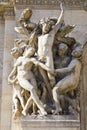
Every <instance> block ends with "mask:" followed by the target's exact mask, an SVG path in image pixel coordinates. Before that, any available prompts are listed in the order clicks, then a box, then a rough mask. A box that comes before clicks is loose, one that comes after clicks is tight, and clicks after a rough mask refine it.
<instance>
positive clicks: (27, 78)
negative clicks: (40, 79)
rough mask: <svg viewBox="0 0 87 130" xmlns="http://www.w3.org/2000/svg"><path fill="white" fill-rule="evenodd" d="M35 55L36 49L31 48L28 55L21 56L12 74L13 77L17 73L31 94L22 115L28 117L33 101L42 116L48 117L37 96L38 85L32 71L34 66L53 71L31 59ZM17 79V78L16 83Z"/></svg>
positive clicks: (23, 85) (19, 81)
mask: <svg viewBox="0 0 87 130" xmlns="http://www.w3.org/2000/svg"><path fill="white" fill-rule="evenodd" d="M15 53H16V54H17V53H18V52H17V51H16V52H15ZM34 54H35V49H34V48H32V47H30V48H29V49H28V50H27V51H26V53H24V55H23V56H20V57H19V58H18V59H17V61H16V63H15V65H14V69H13V71H12V73H13V75H14V73H17V79H18V83H19V84H20V86H21V87H22V88H24V89H25V90H27V91H29V92H30V98H29V99H28V100H27V103H26V105H25V108H24V109H23V111H22V114H24V115H26V111H27V109H28V106H29V103H30V101H31V100H33V101H34V102H35V103H36V105H37V107H38V108H39V109H40V112H41V114H42V115H47V112H46V111H45V109H44V106H43V104H42V103H41V101H40V100H39V97H38V95H37V83H36V80H35V77H34V74H33V73H32V71H31V69H32V68H33V65H40V66H41V67H42V68H43V69H45V70H47V71H49V72H50V71H51V70H50V69H49V68H48V67H46V66H45V65H44V64H42V63H40V62H39V61H37V60H36V59H35V58H31V57H32V56H34ZM17 79H16V78H15V81H16V80H17Z"/></svg>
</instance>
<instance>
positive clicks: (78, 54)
mask: <svg viewBox="0 0 87 130" xmlns="http://www.w3.org/2000/svg"><path fill="white" fill-rule="evenodd" d="M82 53H83V48H82V47H81V46H77V47H75V48H74V50H73V51H72V56H73V57H75V58H81V56H82Z"/></svg>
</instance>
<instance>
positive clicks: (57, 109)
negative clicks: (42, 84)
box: [53, 86, 62, 114]
mask: <svg viewBox="0 0 87 130" xmlns="http://www.w3.org/2000/svg"><path fill="white" fill-rule="evenodd" d="M53 99H54V105H55V112H54V114H58V113H59V112H61V111H62V109H61V106H60V101H59V95H58V86H55V87H54V88H53Z"/></svg>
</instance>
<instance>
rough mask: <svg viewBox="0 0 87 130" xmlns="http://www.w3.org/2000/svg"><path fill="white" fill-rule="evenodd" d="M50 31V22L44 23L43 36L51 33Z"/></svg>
mask: <svg viewBox="0 0 87 130" xmlns="http://www.w3.org/2000/svg"><path fill="white" fill-rule="evenodd" d="M50 29H51V25H50V23H49V22H44V23H43V24H42V32H43V34H47V33H49V31H50Z"/></svg>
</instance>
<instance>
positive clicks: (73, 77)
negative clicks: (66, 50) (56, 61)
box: [53, 47, 82, 114]
mask: <svg viewBox="0 0 87 130" xmlns="http://www.w3.org/2000/svg"><path fill="white" fill-rule="evenodd" d="M81 55H82V48H80V47H76V48H75V49H74V50H73V51H72V56H73V58H72V60H71V62H70V63H69V65H68V66H67V67H65V68H61V69H57V70H56V72H57V73H69V74H67V76H65V77H64V78H63V79H61V80H60V81H59V82H58V83H57V84H56V85H55V86H54V88H53V99H54V104H55V112H54V114H58V113H59V112H60V111H62V110H61V106H60V101H59V99H60V95H63V94H66V93H67V92H70V91H73V90H75V89H76V88H77V87H78V84H79V79H80V72H81V62H80V60H79V58H80V57H81Z"/></svg>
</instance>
